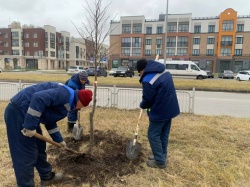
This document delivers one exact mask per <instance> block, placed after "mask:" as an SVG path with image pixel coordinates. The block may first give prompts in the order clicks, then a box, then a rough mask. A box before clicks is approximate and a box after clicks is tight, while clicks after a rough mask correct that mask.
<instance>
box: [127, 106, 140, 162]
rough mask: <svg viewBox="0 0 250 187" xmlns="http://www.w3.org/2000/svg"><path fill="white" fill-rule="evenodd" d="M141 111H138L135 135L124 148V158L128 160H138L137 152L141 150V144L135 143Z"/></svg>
mask: <svg viewBox="0 0 250 187" xmlns="http://www.w3.org/2000/svg"><path fill="white" fill-rule="evenodd" d="M142 112H143V109H141V111H140V115H139V118H138V122H137V125H136V130H135V135H134V139H133V140H129V141H128V144H127V146H126V156H127V158H128V159H129V160H135V159H137V158H138V155H139V152H140V150H141V144H140V143H139V142H138V141H137V138H138V131H139V123H140V120H141V116H142Z"/></svg>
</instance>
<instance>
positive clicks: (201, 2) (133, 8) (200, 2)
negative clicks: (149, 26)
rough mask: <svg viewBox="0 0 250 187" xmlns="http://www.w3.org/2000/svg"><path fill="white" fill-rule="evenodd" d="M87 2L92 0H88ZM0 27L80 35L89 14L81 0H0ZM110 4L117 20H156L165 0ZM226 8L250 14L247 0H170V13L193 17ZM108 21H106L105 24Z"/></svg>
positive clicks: (112, 0)
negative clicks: (14, 25) (51, 28)
mask: <svg viewBox="0 0 250 187" xmlns="http://www.w3.org/2000/svg"><path fill="white" fill-rule="evenodd" d="M87 1H88V2H90V4H93V3H92V2H93V1H94V0H87ZM0 3H1V6H0V12H1V16H0V27H1V28H6V27H8V25H9V24H10V23H11V22H12V21H18V22H20V23H21V25H24V24H27V25H30V24H31V25H34V26H35V27H38V26H39V27H43V26H44V25H52V26H54V27H56V30H57V31H58V32H60V31H68V32H70V33H71V36H74V37H79V35H78V33H77V30H76V28H75V27H74V25H73V23H72V22H74V23H75V25H76V26H77V27H81V21H84V20H86V16H87V15H88V14H87V13H86V11H85V9H84V8H83V6H86V1H84V0H8V1H6V0H5V1H4V0H0ZM109 3H110V6H109V8H108V11H107V13H106V15H107V16H110V19H113V18H114V16H115V15H116V14H117V16H116V17H115V19H114V20H119V19H120V16H138V15H145V17H146V19H158V16H159V14H160V13H164V14H165V13H166V4H167V0H149V1H147V0H103V1H102V7H103V8H104V7H105V6H106V5H108V4H109ZM227 8H233V9H234V10H235V11H237V12H238V15H250V0H169V6H168V13H169V14H183V13H192V17H209V16H218V15H219V14H220V13H221V12H223V11H224V10H225V9H227ZM108 26H109V22H107V27H108Z"/></svg>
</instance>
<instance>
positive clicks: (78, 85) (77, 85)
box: [65, 71, 90, 132]
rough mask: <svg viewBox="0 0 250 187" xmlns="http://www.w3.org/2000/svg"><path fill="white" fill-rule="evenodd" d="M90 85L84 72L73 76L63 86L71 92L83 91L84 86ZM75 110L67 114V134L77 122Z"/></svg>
mask: <svg viewBox="0 0 250 187" xmlns="http://www.w3.org/2000/svg"><path fill="white" fill-rule="evenodd" d="M86 84H88V85H89V84H90V82H89V80H88V73H87V72H86V71H81V72H79V73H77V74H74V75H73V76H72V77H71V78H70V79H68V80H67V81H66V82H65V85H67V86H69V87H70V88H72V89H73V90H82V89H85V85H86ZM77 112H78V111H76V110H73V111H70V112H69V113H68V132H72V130H73V127H74V124H75V123H76V120H77Z"/></svg>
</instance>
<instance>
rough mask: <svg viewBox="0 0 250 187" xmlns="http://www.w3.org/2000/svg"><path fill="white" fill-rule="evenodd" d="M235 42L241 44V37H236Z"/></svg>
mask: <svg viewBox="0 0 250 187" xmlns="http://www.w3.org/2000/svg"><path fill="white" fill-rule="evenodd" d="M235 43H236V44H243V37H236V41H235Z"/></svg>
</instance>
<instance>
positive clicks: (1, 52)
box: [0, 22, 91, 70]
mask: <svg viewBox="0 0 250 187" xmlns="http://www.w3.org/2000/svg"><path fill="white" fill-rule="evenodd" d="M86 51H87V50H86V44H85V39H75V38H74V37H72V36H71V35H70V33H69V32H67V31H61V32H57V31H56V28H55V27H53V26H50V25H44V27H40V28H39V27H38V28H35V27H34V26H32V25H29V26H28V25H23V26H21V24H20V23H19V22H13V23H12V24H11V25H9V26H8V28H0V67H1V68H2V69H5V70H11V69H21V68H23V69H41V70H55V69H65V68H66V66H71V65H81V66H85V67H88V66H91V62H90V60H87V57H86Z"/></svg>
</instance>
